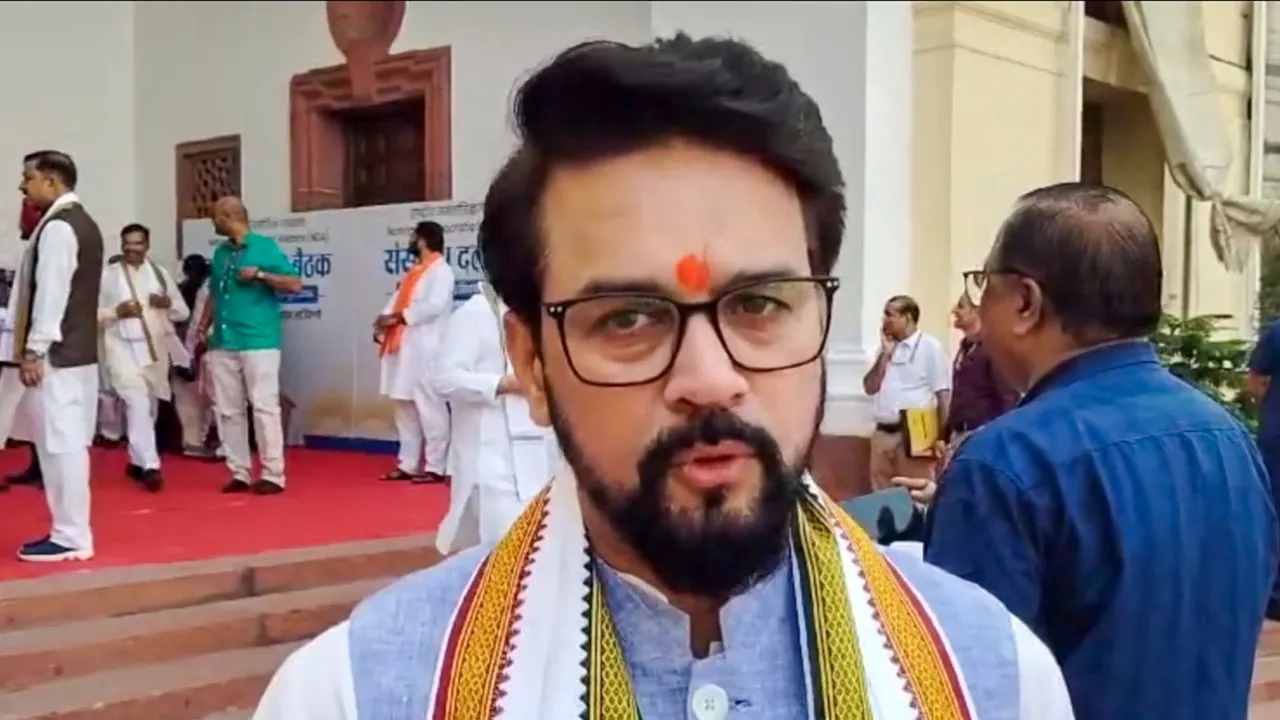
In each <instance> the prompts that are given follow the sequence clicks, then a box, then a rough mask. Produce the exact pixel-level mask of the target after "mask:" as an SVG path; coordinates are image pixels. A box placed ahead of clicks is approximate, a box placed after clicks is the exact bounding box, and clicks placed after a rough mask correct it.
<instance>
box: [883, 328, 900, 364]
mask: <svg viewBox="0 0 1280 720" xmlns="http://www.w3.org/2000/svg"><path fill="white" fill-rule="evenodd" d="M897 347H898V341H897V340H894V339H893V338H892V337H889V333H887V332H885V331H883V330H881V331H880V354H881V355H883V356H884V357H893V351H894V349H896V348H897Z"/></svg>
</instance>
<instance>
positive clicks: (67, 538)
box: [6, 193, 98, 557]
mask: <svg viewBox="0 0 1280 720" xmlns="http://www.w3.org/2000/svg"><path fill="white" fill-rule="evenodd" d="M78 202H79V199H78V198H77V197H76V196H75V194H74V193H67V194H65V195H63V196H62V197H60V198H58V199H57V200H56V201H55V202H54V203H53V204H52V205H51V206H50V207H49V208H48V209H47V210H46V211H45V215H44V218H45V219H44V220H42V221H41V223H40V225H39V226H38V227H37V228H36V231H35V233H33V234H32V236H33V237H34V238H35V240H34V241H33V242H34V243H36V244H37V249H36V255H37V257H38V260H37V262H36V267H35V294H34V297H33V298H32V302H31V332H30V333H28V334H27V342H26V348H25V349H26V350H29V351H33V352H36V353H40V354H42V355H43V354H46V353H48V351H49V348H50V347H51V346H52V345H53V344H54V343H57V342H60V341H61V340H62V319H63V316H64V315H65V314H66V311H67V301H68V299H69V297H70V294H71V278H72V275H73V274H74V273H75V270H76V267H77V265H78V262H79V261H78V259H77V258H78V249H79V243H78V242H77V240H76V234H75V230H73V229H72V227H71V225H69V224H68V223H66V222H63V221H61V220H53V221H50V220H49V218H50V217H52V216H53V215H55V214H57V213H58V211H59V210H61V209H62V207H64V206H66V205H68V204H71V203H78ZM28 278H29V275H25V274H23V275H19V283H20V284H25V283H27V281H28ZM22 291H23V292H24V293H25V292H26V291H27V288H23V290H22ZM6 373H10V374H12V373H11V371H9V370H6ZM97 409H98V366H97V365H83V366H80V367H70V368H56V367H53V366H52V365H50V364H49V363H48V361H47V360H46V362H45V366H44V379H43V380H42V381H41V383H40V385H38V386H37V387H34V388H27V389H26V391H25V392H24V393H23V394H22V400H21V402H20V403H19V407H18V411H17V418H16V422H15V425H16V426H21V427H25V430H26V432H25V433H22V432H21V431H19V430H18V429H17V427H15V435H19V436H21V437H25V438H26V439H29V440H31V441H32V442H33V443H34V444H35V446H36V453H37V455H38V456H39V458H40V467H41V470H42V471H43V474H44V482H45V499H46V500H47V501H48V504H49V512H50V514H51V515H52V517H53V527H52V529H51V530H50V538H51V539H52V541H53V542H55V543H57V544H59V545H62V546H64V547H67V548H72V549H75V550H78V551H81V552H83V553H84V555H83V556H82V557H91V556H92V554H93V534H92V532H91V531H90V529H89V445H90V443H92V441H93V431H94V426H95V425H96V423H97V415H98V412H97Z"/></svg>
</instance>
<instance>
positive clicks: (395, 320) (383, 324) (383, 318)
mask: <svg viewBox="0 0 1280 720" xmlns="http://www.w3.org/2000/svg"><path fill="white" fill-rule="evenodd" d="M402 322H404V316H402V315H401V314H400V313H387V314H386V315H379V316H378V319H377V320H374V321H373V326H374V327H376V328H378V329H379V330H386V329H388V328H393V327H395V326H396V325H399V324H400V323H402Z"/></svg>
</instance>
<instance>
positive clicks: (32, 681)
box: [0, 578, 391, 704]
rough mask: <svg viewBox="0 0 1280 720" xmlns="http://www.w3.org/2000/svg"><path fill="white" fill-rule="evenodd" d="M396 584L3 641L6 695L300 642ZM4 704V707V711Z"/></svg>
mask: <svg viewBox="0 0 1280 720" xmlns="http://www.w3.org/2000/svg"><path fill="white" fill-rule="evenodd" d="M389 582H391V578H381V579H377V580H361V581H357V582H354V583H346V584H343V585H328V586H321V587H317V588H312V589H308V590H295V591H293V592H285V593H273V594H270V595H262V596H257V597H248V598H241V599H238V600H224V601H222V602H216V603H209V604H206V605H196V606H192V607H184V608H174V609H171V610H160V611H157V612H151V613H143V614H138V615H127V616H123V617H116V618H99V619H91V620H80V621H76V622H71V623H65V624H62V625H54V626H48V627H38V628H31V629H27V630H17V631H12V632H7V633H0V692H3V691H12V690H21V689H24V688H28V687H31V686H34V685H37V684H39V683H43V682H49V681H53V680H57V679H59V678H70V677H78V676H81V675H88V674H91V673H95V672H100V671H103V670H107V669H120V668H125V667H130V666H135V665H144V664H148V663H160V662H165V661H169V660H176V659H180V658H185V657H191V656H194V655H202V654H207V653H216V652H222V651H226V650H235V649H239V648H250V647H257V646H262V645H274V644H279V643H290V642H297V641H300V640H306V639H309V638H311V637H314V636H315V635H317V634H319V633H320V632H322V631H323V630H325V629H326V628H328V627H330V626H331V625H334V624H336V623H338V622H341V621H342V620H344V619H345V618H346V617H347V615H348V614H349V613H350V612H351V608H352V607H354V606H355V604H356V603H357V602H359V601H360V600H362V599H364V598H365V597H367V596H369V595H370V594H372V593H374V592H375V591H377V590H378V589H380V588H382V587H383V586H385V585H386V584H388V583H389ZM0 704H2V703H0Z"/></svg>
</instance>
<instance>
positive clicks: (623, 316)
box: [564, 295, 680, 385]
mask: <svg viewBox="0 0 1280 720" xmlns="http://www.w3.org/2000/svg"><path fill="white" fill-rule="evenodd" d="M679 325H680V311H679V309H678V308H677V307H676V304H675V303H673V302H671V301H670V300H666V299H664V298H660V297H655V296H645V295H635V296H628V295H612V296H607V297H597V298H591V299H590V300H586V301H583V302H579V303H576V304H574V305H572V306H570V307H569V309H568V310H566V311H565V314H564V339H565V346H566V348H567V350H568V353H569V361H570V362H572V363H573V368H574V370H575V371H576V372H577V373H578V375H579V376H580V377H581V378H582V380H583V381H585V382H588V383H600V384H604V385H615V384H616V385H623V384H628V383H644V382H649V381H650V380H653V379H655V378H657V377H658V376H660V375H661V374H662V373H663V372H664V371H666V369H667V366H668V365H670V364H671V358H672V356H673V355H674V354H675V348H676V344H677V337H676V333H677V330H678V328H679Z"/></svg>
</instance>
